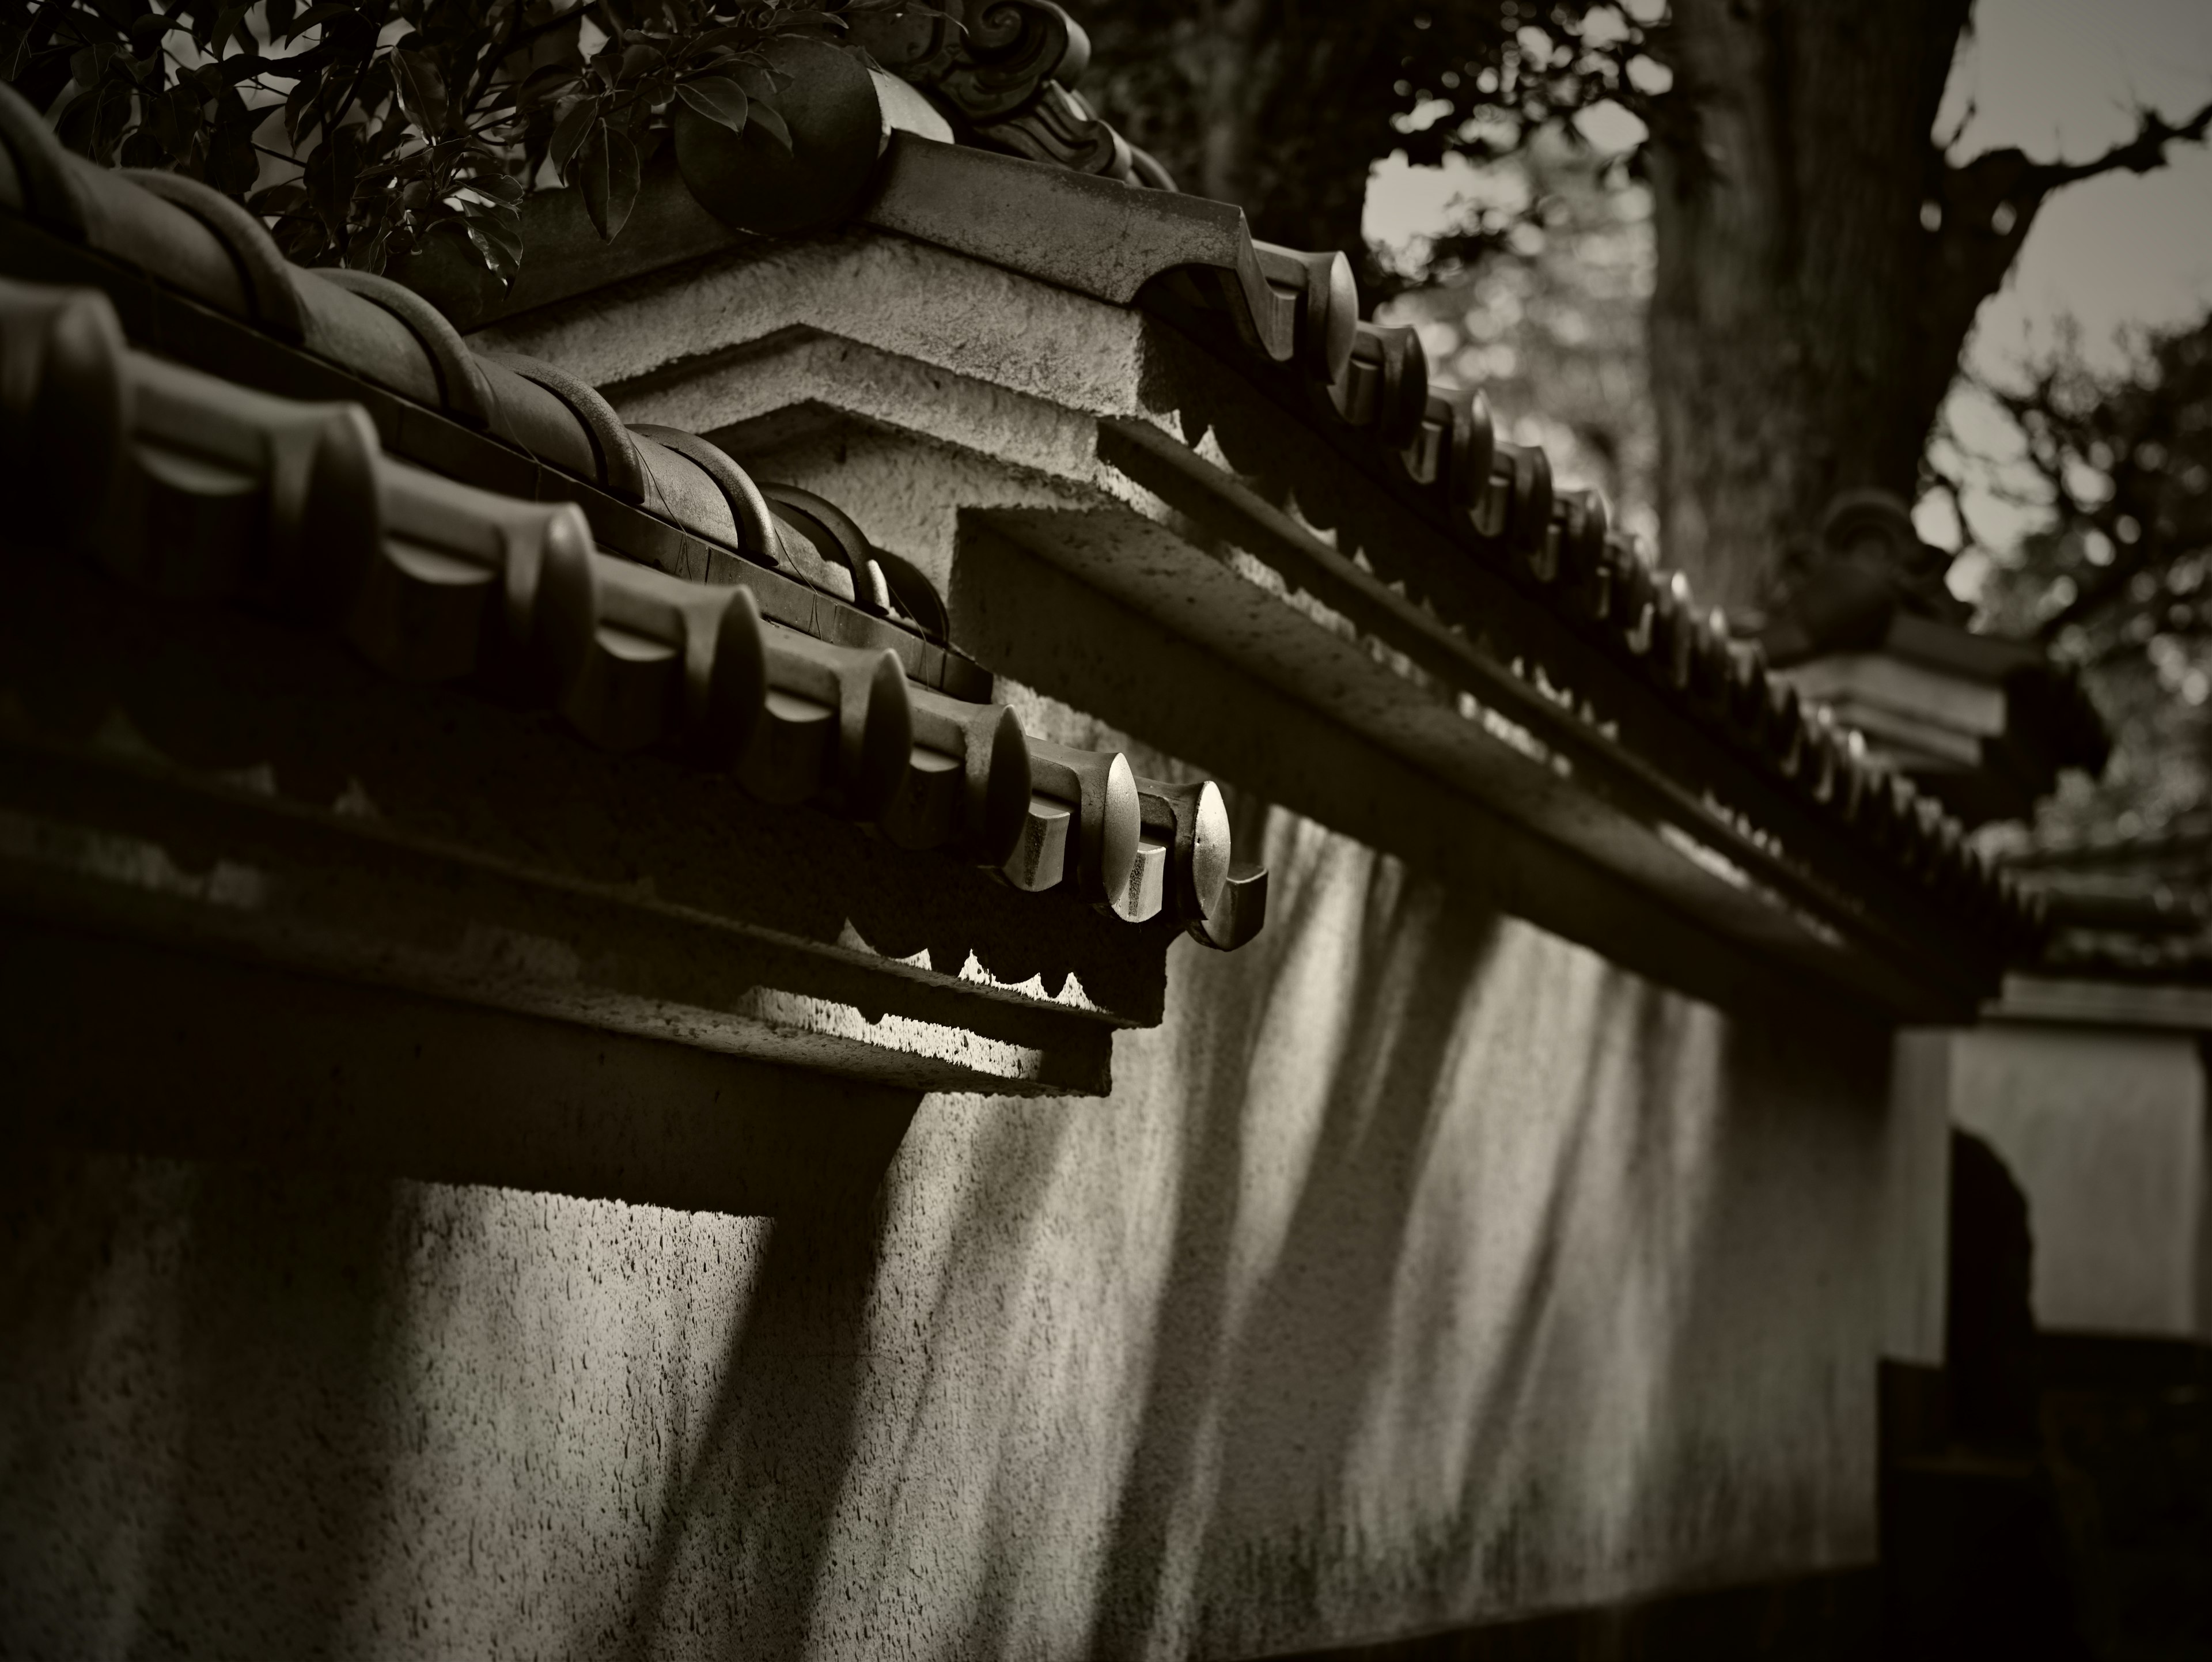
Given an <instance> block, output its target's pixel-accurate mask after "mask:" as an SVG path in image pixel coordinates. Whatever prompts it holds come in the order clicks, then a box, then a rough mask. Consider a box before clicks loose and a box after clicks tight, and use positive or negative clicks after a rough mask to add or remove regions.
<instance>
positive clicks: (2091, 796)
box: [1981, 317, 2212, 837]
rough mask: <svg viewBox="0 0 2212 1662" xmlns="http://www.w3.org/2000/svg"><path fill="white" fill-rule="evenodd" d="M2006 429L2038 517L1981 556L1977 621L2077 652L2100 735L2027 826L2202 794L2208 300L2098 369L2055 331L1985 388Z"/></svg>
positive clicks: (2211, 686)
mask: <svg viewBox="0 0 2212 1662" xmlns="http://www.w3.org/2000/svg"><path fill="white" fill-rule="evenodd" d="M1984 390H1985V391H1986V392H1987V393H1989V395H1990V397H1992V398H1994V399H1996V402H1997V403H1998V404H1999V405H2001V406H2002V409H2003V410H2004V411H2005V412H2006V413H2007V414H2008V416H2009V417H2011V420H2012V423H2013V424H2014V426H2015V429H2016V430H2017V431H2018V434H2019V435H2020V445H2021V459H2022V461H2023V462H2024V467H2022V468H2021V470H2020V472H2021V477H2022V479H2023V482H2024V484H2023V488H2022V489H2021V490H2018V491H2016V492H2015V495H2016V496H2019V497H2021V498H2024V503H2025V505H2027V506H2029V507H2033V508H2039V509H2041V510H2042V514H2043V523H2042V525H2041V526H2040V527H2039V529H2037V530H2036V531H2035V532H2033V533H2032V534H2030V535H2029V536H2027V537H2026V538H2024V539H2021V542H2020V545H2019V546H2018V547H2016V548H2014V549H2009V550H2005V551H1999V552H1998V553H1996V554H1995V555H1990V554H1989V553H1988V552H1987V551H1983V553H1982V556H1981V557H1983V558H1984V559H1987V560H1988V561H1989V575H1988V578H1987V581H1985V582H1984V587H1983V594H1982V602H1983V610H1984V617H1985V618H1986V620H1987V622H1988V624H1990V626H1991V627H1993V628H1996V629H1998V630H2002V631H2004V632H2006V633H2013V634H2021V635H2032V636H2035V637H2037V638H2039V639H2040V640H2042V641H2044V642H2047V643H2048V644H2049V645H2050V646H2051V648H2052V649H2053V650H2054V652H2055V653H2056V654H2057V655H2058V656H2060V657H2061V658H2063V659H2069V660H2071V661H2075V662H2076V663H2079V664H2081V666H2082V667H2083V669H2084V671H2085V672H2086V673H2087V676H2088V678H2089V685H2090V686H2091V688H2092V691H2093V693H2094V695H2095V697H2096V699H2097V702H2098V703H2099V705H2100V708H2101V709H2104V711H2105V712H2106V717H2107V720H2108V721H2110V722H2111V723H2112V726H2113V728H2115V737H2116V739H2117V741H2118V742H2117V744H2116V746H2115V752H2114V758H2113V762H2112V766H2111V767H2110V768H2109V769H2108V770H2107V772H2106V779H2105V781H2104V782H2103V784H2102V785H2101V786H2100V787H2099V788H2095V789H2093V790H2092V789H2090V788H2087V786H2086V783H2085V784H2084V785H2083V786H2082V787H2080V788H2076V789H2075V791H2073V792H2072V793H2071V794H2068V795H2065V796H2063V797H2062V799H2061V801H2059V802H2058V803H2057V805H2056V807H2055V808H2054V809H2053V811H2052V813H2051V816H2048V817H2049V819H2050V820H2051V823H2050V824H2048V825H2045V826H2043V827H2042V828H2041V829H2043V830H2044V831H2050V832H2053V833H2055V834H2060V835H2063V836H2065V837H2082V836H2086V835H2089V834H2093V833H2095V832H2098V831H2107V830H2132V829H2136V828H2137V827H2138V826H2141V825H2148V824H2154V823H2157V822H2159V821H2160V820H2164V819H2168V818H2171V817H2172V815H2174V814H2176V813H2183V812H2186V811H2188V810H2190V809H2191V808H2196V807H2204V806H2207V805H2208V803H2212V317H2208V318H2207V319H2206V320H2204V321H2203V322H2200V323H2197V324H2196V325H2194V326H2190V327H2187V328H2182V329H2176V330H2170V331H2166V332H2157V333H2153V334H2150V335H2148V336H2147V337H2145V338H2142V340H2140V341H2139V342H2138V343H2136V350H2135V351H2134V352H2133V354H2132V356H2131V361H2130V362H2127V363H2126V364H2125V365H2124V367H2122V368H2118V369H2117V370H2100V369H2097V368H2093V367H2092V366H2091V365H2090V364H2089V363H2088V362H2087V359H2086V356H2085V355H2084V354H2083V352H2082V351H2081V347H2080V344H2079V342H2078V341H2076V340H2068V341H2066V342H2064V343H2063V344H2061V346H2060V348H2059V349H2058V350H2057V351H2056V352H2055V353H2053V354H2052V355H2051V356H2050V357H2049V358H2047V359H2046V360H2045V362H2042V363H2041V364H2039V365H2038V366H2037V367H2036V368H2034V369H2033V371H2032V372H2031V373H2030V374H2027V376H2026V377H2025V378H2024V380H2022V381H2021V383H2020V384H2017V385H2015V386H2011V387H1988V388H1985V389H1984ZM2130 816H2132V818H2130Z"/></svg>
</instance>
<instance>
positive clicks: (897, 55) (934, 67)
mask: <svg viewBox="0 0 2212 1662" xmlns="http://www.w3.org/2000/svg"><path fill="white" fill-rule="evenodd" d="M853 39H854V40H855V41H856V42H858V43H859V44H860V45H861V46H864V47H866V49H867V51H868V52H870V53H871V54H872V56H873V57H874V58H876V60H877V62H878V63H879V64H882V65H883V66H884V68H885V69H886V70H890V72H891V73H892V74H894V75H897V76H901V77H902V78H903V79H905V80H907V81H908V82H912V83H913V84H914V85H915V86H917V87H921V88H926V89H927V90H928V91H929V92H930V93H931V94H933V95H934V96H935V98H936V100H937V101H938V102H939V104H940V105H943V106H945V107H946V109H947V110H948V112H949V113H951V114H952V116H953V117H954V119H956V121H957V122H958V123H959V125H961V126H962V127H963V129H964V131H965V136H966V137H968V138H969V140H970V141H971V142H973V143H977V144H981V145H983V146H985V147H987V148H988V149H994V150H1003V151H1006V152H1007V153H1008V154H1010V155H1018V156H1023V157H1025V158H1026V159H1028V160H1030V161H1044V162H1049V163H1051V164H1053V165H1054V166H1055V167H1067V168H1070V169H1073V171H1075V172H1077V173H1086V174H1098V175H1100V176H1101V177H1103V178H1106V179H1112V180H1119V181H1120V182H1121V183H1122V184H1124V185H1142V186H1148V187H1150V188H1152V189H1154V190H1166V191H1172V190H1174V189H1175V188H1176V186H1175V181H1174V180H1172V179H1170V177H1169V176H1168V174H1167V170H1166V169H1165V168H1164V167H1161V166H1160V164H1159V163H1158V161H1154V160H1153V159H1152V157H1151V156H1149V155H1146V154H1145V152H1143V151H1142V150H1139V149H1136V148H1135V147H1134V146H1133V145H1131V144H1130V143H1129V142H1128V141H1127V139H1125V138H1123V137H1121V134H1120V133H1118V132H1116V131H1114V129H1113V127H1112V126H1111V125H1109V124H1108V123H1106V122H1104V121H1102V120H1101V119H1099V118H1098V115H1097V112H1096V111H1094V110H1093V109H1092V108H1091V106H1090V105H1089V104H1087V103H1086V102H1085V101H1084V99H1083V97H1082V95H1081V94H1079V93H1077V92H1076V91H1074V90H1073V88H1074V87H1075V84H1076V83H1077V82H1079V81H1080V80H1081V79H1082V77H1083V71H1084V70H1085V68H1086V67H1088V65H1089V64H1090V62H1091V39H1090V37H1089V36H1088V35H1086V34H1085V33H1084V32H1083V27H1082V25H1080V24H1079V23H1078V22H1076V21H1075V20H1074V19H1073V18H1072V17H1070V16H1069V15H1067V14H1066V12H1064V11H1062V10H1061V9H1060V8H1059V7H1058V6H1056V5H1054V4H1052V3H1050V0H987V3H985V4H983V5H981V6H975V5H974V4H973V3H972V0H944V4H943V7H942V9H934V10H928V11H925V10H923V9H921V8H920V7H918V6H911V7H902V8H900V9H897V10H896V11H889V12H882V13H876V14H872V15H865V14H864V15H861V16H858V17H855V18H854V20H853Z"/></svg>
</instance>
